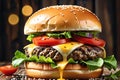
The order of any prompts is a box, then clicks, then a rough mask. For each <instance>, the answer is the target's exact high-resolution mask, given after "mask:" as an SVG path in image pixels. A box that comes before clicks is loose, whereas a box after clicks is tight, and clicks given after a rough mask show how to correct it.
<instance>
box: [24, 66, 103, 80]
mask: <svg viewBox="0 0 120 80" xmlns="http://www.w3.org/2000/svg"><path fill="white" fill-rule="evenodd" d="M37 65H38V64H37ZM31 66H33V65H31ZM34 66H35V65H34ZM29 67H30V65H29ZM29 67H27V64H26V65H25V70H26V75H27V76H29V77H34V78H41V79H57V78H60V75H59V70H57V69H55V70H54V69H53V70H40V69H35V68H34V69H32V68H29ZM102 72H103V70H102V68H99V69H96V70H88V69H84V68H82V69H79V70H64V73H63V78H65V79H89V78H98V77H100V76H101V74H102Z"/></svg>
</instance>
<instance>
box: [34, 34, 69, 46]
mask: <svg viewBox="0 0 120 80" xmlns="http://www.w3.org/2000/svg"><path fill="white" fill-rule="evenodd" d="M32 41H33V43H34V44H35V45H37V46H53V45H58V44H63V43H66V42H68V41H69V40H68V39H56V38H51V37H47V36H42V37H41V36H38V37H35V38H33V40H32Z"/></svg>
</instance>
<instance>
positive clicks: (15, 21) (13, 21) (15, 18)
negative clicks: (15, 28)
mask: <svg viewBox="0 0 120 80" xmlns="http://www.w3.org/2000/svg"><path fill="white" fill-rule="evenodd" d="M8 22H9V23H10V24H11V25H16V24H18V22H19V17H18V15H16V14H10V16H9V17H8Z"/></svg>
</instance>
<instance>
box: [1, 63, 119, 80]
mask: <svg viewBox="0 0 120 80" xmlns="http://www.w3.org/2000/svg"><path fill="white" fill-rule="evenodd" d="M7 64H10V63H9V62H0V66H2V65H7ZM119 69H120V68H118V69H117V70H119ZM110 72H111V71H109V70H108V69H106V68H104V71H103V74H104V75H106V74H110ZM0 80H56V79H35V78H30V77H28V76H26V75H25V70H24V66H23V65H21V66H20V67H19V69H18V70H17V71H16V73H15V74H14V75H12V76H5V75H4V74H2V73H1V72H0ZM67 80H68V79H67ZM71 80H79V79H71ZM89 80H105V79H104V77H101V78H96V79H89ZM118 80H120V78H119V79H118Z"/></svg>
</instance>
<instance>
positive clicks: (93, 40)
mask: <svg viewBox="0 0 120 80" xmlns="http://www.w3.org/2000/svg"><path fill="white" fill-rule="evenodd" d="M73 38H74V39H75V40H76V41H78V42H80V43H84V44H89V45H94V46H101V47H104V46H105V41H104V40H102V39H98V38H87V37H81V36H77V35H74V37H73Z"/></svg>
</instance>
